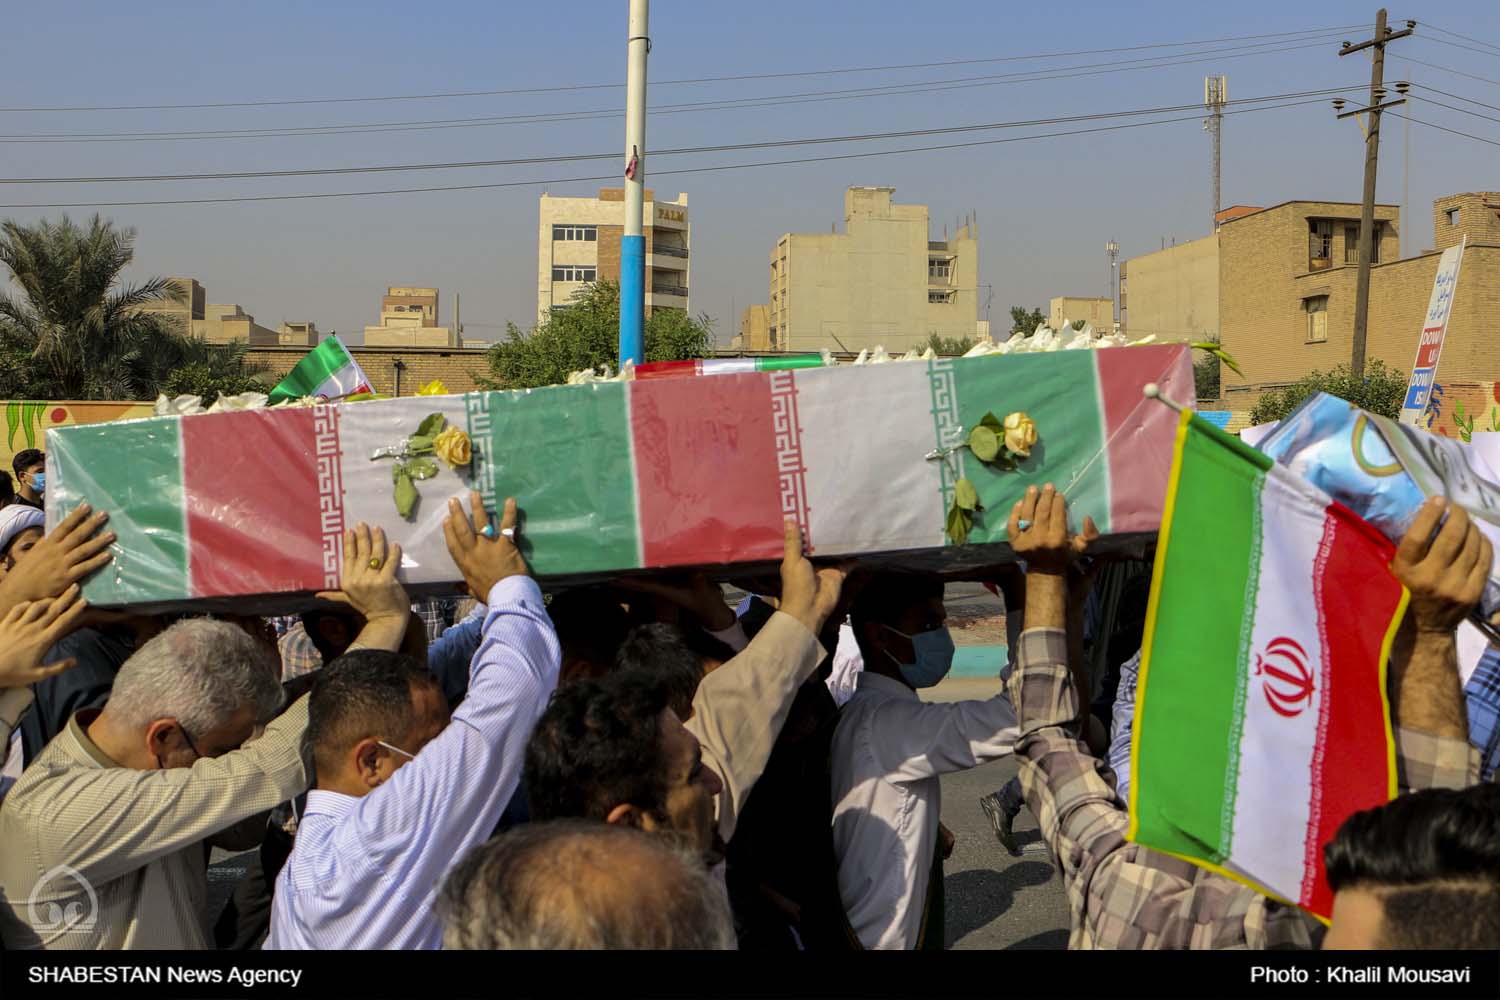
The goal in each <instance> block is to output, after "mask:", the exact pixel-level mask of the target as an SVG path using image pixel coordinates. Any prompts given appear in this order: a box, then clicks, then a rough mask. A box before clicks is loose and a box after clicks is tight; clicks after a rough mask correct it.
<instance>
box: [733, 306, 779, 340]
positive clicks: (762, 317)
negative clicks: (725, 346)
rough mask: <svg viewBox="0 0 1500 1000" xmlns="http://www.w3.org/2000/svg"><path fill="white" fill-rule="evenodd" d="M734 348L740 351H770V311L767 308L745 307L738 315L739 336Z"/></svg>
mask: <svg viewBox="0 0 1500 1000" xmlns="http://www.w3.org/2000/svg"><path fill="white" fill-rule="evenodd" d="M734 346H735V347H738V348H739V349H740V350H742V351H769V350H771V349H772V348H771V310H770V308H769V307H767V306H763V305H761V306H746V307H745V311H744V312H743V313H741V314H740V335H739V336H738V337H736V338H735V339H734Z"/></svg>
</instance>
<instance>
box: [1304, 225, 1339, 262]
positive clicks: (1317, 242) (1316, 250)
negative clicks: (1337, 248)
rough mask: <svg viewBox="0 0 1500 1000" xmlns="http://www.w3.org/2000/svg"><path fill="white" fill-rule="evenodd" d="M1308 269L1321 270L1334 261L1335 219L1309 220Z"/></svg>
mask: <svg viewBox="0 0 1500 1000" xmlns="http://www.w3.org/2000/svg"><path fill="white" fill-rule="evenodd" d="M1307 258H1308V261H1307V269H1308V270H1309V271H1321V270H1322V269H1323V268H1325V267H1328V266H1330V265H1331V264H1332V263H1333V220H1331V219H1308V220H1307Z"/></svg>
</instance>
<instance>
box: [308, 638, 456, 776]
mask: <svg viewBox="0 0 1500 1000" xmlns="http://www.w3.org/2000/svg"><path fill="white" fill-rule="evenodd" d="M424 684H431V685H436V684H437V681H436V680H435V679H434V678H433V676H432V675H431V674H430V673H428V672H427V671H426V670H425V669H423V668H422V665H421V664H419V663H418V662H417V661H416V660H414V659H412V658H411V657H410V656H403V655H402V654H400V653H392V652H389V651H387V650H384V649H356V650H354V651H353V652H351V653H345V654H344V655H343V656H340V657H338V658H337V659H335V660H334V661H333V662H332V663H330V664H328V665H327V666H326V667H324V668H323V669H322V670H321V671H319V672H318V676H317V680H316V681H314V682H313V689H312V696H311V698H309V700H308V703H307V735H306V737H304V739H305V740H306V742H307V744H308V745H309V746H311V747H312V750H313V759H314V762H315V763H316V764H317V767H318V769H319V771H321V772H322V773H324V774H330V775H331V774H333V773H334V772H335V771H337V770H338V768H339V767H340V764H341V761H340V759H339V758H340V756H341V755H342V754H343V753H344V752H345V751H347V750H348V749H349V748H350V747H352V746H354V744H356V743H358V742H359V741H360V740H363V739H368V738H370V737H372V736H373V737H375V738H376V739H382V740H386V741H387V742H394V741H396V740H399V739H402V738H403V737H405V735H406V733H407V732H408V731H409V730H410V729H411V727H412V723H413V722H414V721H415V715H416V712H415V710H414V709H413V708H412V700H411V693H412V688H414V687H417V686H420V685H424Z"/></svg>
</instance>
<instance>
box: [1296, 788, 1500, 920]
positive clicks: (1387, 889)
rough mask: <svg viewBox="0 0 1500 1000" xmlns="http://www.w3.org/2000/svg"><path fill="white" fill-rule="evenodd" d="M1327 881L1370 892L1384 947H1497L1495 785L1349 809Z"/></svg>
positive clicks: (1498, 792)
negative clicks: (1379, 910)
mask: <svg viewBox="0 0 1500 1000" xmlns="http://www.w3.org/2000/svg"><path fill="white" fill-rule="evenodd" d="M1323 861H1324V864H1325V865H1326V867H1327V869H1328V884H1329V886H1331V887H1332V889H1333V890H1334V892H1338V891H1340V890H1341V889H1345V888H1358V889H1366V890H1369V891H1372V892H1374V893H1376V894H1377V895H1378V896H1379V897H1380V899H1381V903H1382V905H1383V908H1384V911H1385V912H1384V917H1385V919H1384V920H1383V921H1382V930H1381V936H1382V939H1383V942H1382V943H1383V946H1384V947H1386V948H1497V947H1500V785H1494V784H1482V785H1474V786H1472V787H1469V788H1465V789H1463V790H1462V791H1455V790H1453V789H1447V788H1431V789H1426V790H1424V791H1420V792H1414V793H1412V794H1410V795H1402V796H1400V797H1399V798H1397V799H1395V800H1393V801H1391V802H1387V803H1386V804H1385V805H1383V806H1380V807H1378V808H1375V809H1367V810H1365V811H1364V812H1358V813H1355V814H1354V815H1353V816H1350V817H1349V818H1348V819H1347V820H1345V821H1344V825H1343V826H1341V827H1339V832H1338V834H1337V835H1336V836H1335V837H1334V838H1333V840H1332V842H1330V843H1329V844H1328V846H1326V847H1325V848H1323Z"/></svg>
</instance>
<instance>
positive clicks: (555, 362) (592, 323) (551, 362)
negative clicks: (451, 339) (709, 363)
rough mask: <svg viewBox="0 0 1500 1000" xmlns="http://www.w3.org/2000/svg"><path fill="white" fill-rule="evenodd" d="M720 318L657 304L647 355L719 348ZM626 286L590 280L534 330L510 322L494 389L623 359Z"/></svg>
mask: <svg viewBox="0 0 1500 1000" xmlns="http://www.w3.org/2000/svg"><path fill="white" fill-rule="evenodd" d="M713 328H714V321H713V320H712V319H711V318H710V317H709V316H708V315H706V314H699V315H698V316H697V317H693V316H689V315H688V314H687V313H685V312H682V311H681V310H678V309H657V310H655V311H654V312H652V314H651V315H650V316H648V317H647V318H646V330H645V341H646V343H645V347H646V360H647V361H682V360H686V359H688V358H702V357H706V356H708V355H709V354H711V353H712V352H713V348H714V333H713ZM619 344H620V286H619V284H618V283H616V282H613V281H600V282H596V283H594V284H592V285H589V286H587V287H586V288H584V289H583V291H581V292H580V293H579V294H578V296H577V297H576V298H575V299H574V300H573V301H572V302H571V303H569V304H568V306H567V307H565V308H554V309H553V310H552V312H551V313H550V314H549V315H548V317H547V319H546V320H545V321H544V322H542V323H540V324H538V325H537V326H536V327H535V328H534V329H533V330H532V331H531V332H530V333H523V332H522V331H521V329H520V328H519V327H518V326H516V325H515V324H514V323H510V324H507V326H506V336H505V339H504V340H502V341H501V342H500V343H498V344H495V345H494V346H493V347H491V348H490V353H489V365H490V372H491V374H492V376H493V377H492V378H482V379H480V382H481V383H482V384H483V385H484V386H485V388H489V389H529V388H534V387H536V386H543V385H557V384H558V383H561V382H565V381H567V378H568V376H569V375H570V374H572V373H573V372H576V371H582V370H583V369H585V368H598V367H600V366H605V365H607V366H608V367H609V368H610V369H611V370H618V368H619V364H620V351H619Z"/></svg>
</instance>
